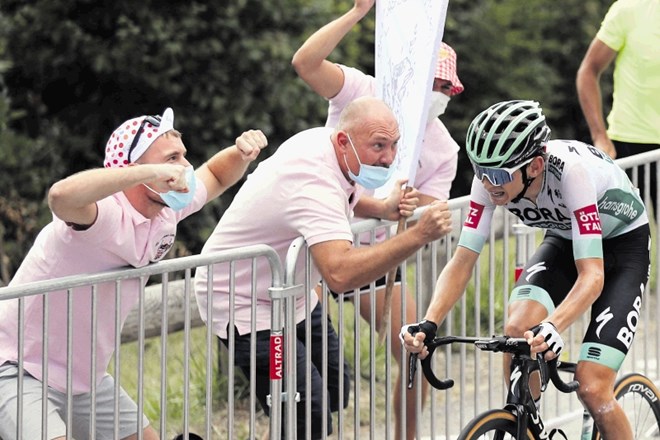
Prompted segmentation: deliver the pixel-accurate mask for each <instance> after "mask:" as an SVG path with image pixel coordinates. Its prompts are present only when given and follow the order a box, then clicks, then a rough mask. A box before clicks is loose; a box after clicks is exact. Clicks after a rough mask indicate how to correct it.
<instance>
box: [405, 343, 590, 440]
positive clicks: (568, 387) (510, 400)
mask: <svg viewBox="0 0 660 440" xmlns="http://www.w3.org/2000/svg"><path fill="white" fill-rule="evenodd" d="M453 343H472V344H474V345H475V346H476V347H478V348H479V349H481V350H484V351H493V352H504V353H510V354H511V355H512V358H511V373H510V384H509V387H508V391H507V398H506V404H505V405H504V409H505V410H507V411H509V412H511V414H513V415H514V416H515V418H516V431H517V435H516V438H520V439H522V438H526V432H527V431H528V429H529V431H531V432H532V434H533V435H534V438H536V439H550V433H548V432H547V430H546V429H545V425H544V424H543V420H542V418H541V415H540V414H539V412H538V410H537V408H536V404H535V403H534V398H533V396H532V393H531V390H530V388H529V379H530V376H531V375H532V373H534V372H535V371H538V372H539V374H540V380H541V391H542V392H543V391H545V389H546V388H547V384H548V382H550V381H552V383H553V385H554V386H555V387H556V388H557V389H558V390H560V391H562V392H564V393H570V392H573V391H575V390H577V388H578V386H579V384H578V383H577V381H571V382H564V381H563V380H562V379H561V378H560V377H559V371H566V372H571V373H575V367H576V364H574V363H570V362H565V363H561V364H560V363H559V362H558V361H557V359H556V358H555V359H553V360H551V361H547V362H546V361H545V360H544V359H543V357H542V356H541V355H538V356H537V358H536V359H534V358H532V357H531V355H530V349H529V344H528V343H527V341H526V340H525V339H523V338H510V337H508V336H493V337H492V338H476V337H458V336H445V337H436V338H435V339H434V340H433V341H431V342H429V343H428V344H426V346H427V349H428V351H429V354H428V356H427V357H426V358H424V359H423V360H422V361H421V363H422V369H423V371H424V376H425V377H426V379H427V380H428V382H429V383H430V384H431V385H432V386H434V387H435V388H438V389H448V388H451V387H452V386H453V385H454V381H453V380H452V379H444V380H441V379H438V378H437V376H436V375H435V373H434V372H433V368H432V362H431V359H432V358H433V352H434V351H435V349H436V348H437V347H439V346H441V345H448V344H453ZM416 366H417V355H416V354H412V353H411V355H410V357H409V373H410V376H409V378H408V379H409V382H408V388H411V387H412V383H413V380H414V375H415V370H416Z"/></svg>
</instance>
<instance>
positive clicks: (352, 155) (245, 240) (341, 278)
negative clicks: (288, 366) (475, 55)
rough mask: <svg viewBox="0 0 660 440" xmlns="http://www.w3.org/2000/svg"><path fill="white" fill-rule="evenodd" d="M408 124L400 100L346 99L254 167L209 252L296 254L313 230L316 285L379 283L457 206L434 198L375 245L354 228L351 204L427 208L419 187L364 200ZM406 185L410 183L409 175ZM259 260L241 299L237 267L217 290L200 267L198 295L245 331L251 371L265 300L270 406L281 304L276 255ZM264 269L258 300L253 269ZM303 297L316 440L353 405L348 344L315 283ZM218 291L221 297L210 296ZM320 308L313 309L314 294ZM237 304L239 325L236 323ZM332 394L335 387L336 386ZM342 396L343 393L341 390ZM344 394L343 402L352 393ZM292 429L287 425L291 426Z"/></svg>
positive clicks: (391, 212)
mask: <svg viewBox="0 0 660 440" xmlns="http://www.w3.org/2000/svg"><path fill="white" fill-rule="evenodd" d="M399 136H400V135H399V129H398V123H397V121H396V118H395V117H394V114H393V113H392V111H391V110H390V108H389V107H388V106H387V104H385V103H384V102H383V101H382V100H380V99H377V98H373V97H363V98H358V99H356V100H355V101H353V102H352V103H351V104H349V105H348V106H346V108H345V109H344V111H343V112H342V114H341V116H340V119H339V122H338V124H337V127H335V128H329V127H316V128H311V129H308V130H304V131H302V132H300V133H298V134H296V135H294V136H292V137H291V138H289V139H288V140H286V141H285V142H284V143H283V144H282V145H280V147H279V148H278V149H277V151H276V152H275V154H273V155H272V156H271V157H269V158H268V159H266V160H264V161H263V162H261V163H260V164H259V166H258V167H257V169H256V170H255V171H254V172H253V173H252V174H250V175H249V177H248V179H247V181H246V182H245V183H244V184H243V186H242V187H241V189H240V190H239V192H238V193H237V194H236V196H235V197H234V200H233V201H232V203H231V205H230V206H229V208H228V209H227V210H226V211H225V213H224V214H223V216H222V218H221V219H220V221H219V223H218V225H217V227H216V228H215V230H214V231H213V233H212V234H211V236H210V237H209V239H208V241H207V242H206V244H205V245H204V248H203V249H202V252H201V253H202V254H207V253H211V252H216V251H220V250H225V249H232V248H236V247H240V246H247V245H252V244H267V245H269V246H271V247H272V248H273V249H274V250H275V251H276V252H277V253H278V255H279V257H280V259H281V261H286V255H287V252H288V250H289V246H290V244H291V242H292V241H294V240H295V239H297V238H299V237H301V236H302V237H304V239H305V242H306V244H307V247H308V248H309V252H310V254H311V259H312V268H311V274H310V283H311V284H310V285H311V286H315V285H316V284H317V283H319V282H320V281H321V279H322V278H323V279H324V280H325V281H326V282H327V283H328V285H329V286H330V288H331V289H334V290H337V291H340V292H343V291H345V290H349V289H353V288H357V287H359V286H362V285H364V284H367V283H369V282H370V281H371V280H374V279H376V278H378V277H381V276H383V275H385V273H387V271H388V270H390V269H391V268H392V267H393V266H396V265H397V264H400V263H401V262H402V261H404V260H405V259H406V258H408V257H409V256H410V255H412V254H413V253H414V252H416V251H417V250H418V249H419V248H420V247H422V246H424V245H425V244H426V243H429V242H431V241H434V240H437V239H439V238H440V237H442V236H444V235H445V234H446V233H448V232H449V231H450V230H451V214H450V212H449V209H448V207H447V203H446V202H435V203H434V204H433V205H431V206H429V207H428V208H427V209H426V210H425V212H424V213H423V214H422V216H421V217H420V219H419V221H418V222H417V223H416V224H415V226H413V227H410V228H408V229H407V230H406V231H404V232H403V233H402V234H399V235H397V236H395V237H392V238H390V239H388V240H385V241H383V242H382V243H379V244H378V245H375V246H366V247H355V246H354V245H353V234H352V233H351V225H350V217H351V211H353V210H354V209H355V210H356V212H360V210H361V209H363V210H364V211H362V212H361V214H362V215H367V216H386V217H387V218H390V219H391V220H397V219H398V218H399V217H400V216H402V215H403V216H406V217H407V216H410V215H412V213H413V211H414V209H415V208H416V206H417V202H418V200H417V194H416V192H414V191H411V192H409V193H406V194H404V191H403V190H402V189H401V187H400V186H399V188H398V189H397V188H395V189H394V190H393V191H392V193H391V195H390V197H388V198H387V199H385V200H379V201H377V202H378V203H369V204H367V205H362V206H361V207H360V208H357V207H356V204H357V203H358V201H359V199H360V194H361V192H362V191H363V190H364V188H373V187H374V185H382V183H383V182H384V181H386V179H387V178H388V177H389V173H390V171H391V170H392V168H390V166H391V165H392V162H393V161H394V157H395V155H396V151H397V143H398V140H399ZM401 184H403V182H402V183H401ZM305 263H306V262H305V259H304V258H300V259H299V260H298V263H297V266H296V273H295V276H294V279H295V280H298V281H302V280H305V279H306V264H305ZM256 266H257V267H256V270H255V272H254V274H253V267H252V263H251V262H250V261H246V262H244V263H242V262H238V263H237V264H236V269H235V275H234V296H235V302H234V304H230V302H229V299H230V294H231V292H230V279H229V275H230V274H229V273H228V271H227V270H225V268H224V267H223V266H218V267H216V268H215V269H214V270H213V271H212V286H213V287H212V288H213V292H212V295H210V296H209V295H207V292H208V282H209V278H208V277H209V270H208V269H207V268H206V267H200V268H198V270H197V273H196V274H195V291H196V292H195V293H196V295H197V303H198V305H199V308H200V315H201V316H202V319H204V318H205V317H206V316H207V310H208V307H212V308H213V322H208V323H207V324H208V325H211V326H213V330H214V331H215V333H216V334H217V335H218V336H219V337H220V339H221V340H222V341H223V343H225V344H228V340H229V335H230V332H233V333H234V334H235V336H236V338H235V353H236V356H235V363H236V365H237V366H238V367H240V368H241V369H242V370H243V371H244V372H245V373H246V375H249V374H250V363H251V360H250V357H251V356H250V343H251V335H252V331H253V330H252V325H253V322H252V308H253V307H256V310H255V313H256V321H255V322H254V327H255V332H256V395H257V398H258V400H259V402H260V404H261V407H262V408H263V410H264V411H265V412H266V413H267V414H269V413H270V408H269V406H268V404H267V396H268V394H269V392H270V381H271V377H270V369H269V365H270V330H271V308H272V302H271V298H270V295H269V290H268V287H270V285H271V282H272V280H271V273H270V270H269V267H268V262H267V261H265V260H263V259H260V260H257V261H256ZM253 276H256V287H255V288H254V291H255V292H256V298H255V297H254V296H253V287H252V277H253ZM306 293H307V295H304V296H302V297H298V298H297V299H296V310H297V314H296V318H297V322H296V324H297V330H296V333H295V334H294V335H293V337H294V338H296V343H297V350H296V355H297V359H294V360H293V361H292V362H296V365H297V371H298V372H299V374H298V375H297V377H296V378H297V383H296V388H297V391H298V392H299V393H300V402H299V403H298V404H297V416H298V417H297V426H296V429H297V433H298V438H307V436H306V435H305V433H306V431H307V426H306V420H305V408H306V405H307V402H310V405H311V410H312V414H311V420H310V422H311V427H310V429H311V438H321V437H323V436H324V435H328V434H330V433H331V432H332V425H331V423H328V427H327V429H328V432H323V429H322V419H323V413H324V403H326V402H327V407H326V408H325V411H326V414H327V416H328V420H332V417H331V414H330V413H331V412H332V411H338V410H340V409H341V408H340V402H343V403H344V404H348V392H349V389H350V387H349V385H350V378H349V376H348V371H349V369H348V367H347V366H345V367H344V388H343V389H340V388H339V378H340V371H341V369H340V363H339V359H340V356H339V350H340V344H339V339H338V337H337V334H336V332H335V331H334V329H333V327H332V323H331V322H330V321H329V317H328V315H327V313H326V312H325V311H324V310H323V307H322V304H321V302H319V300H318V296H317V295H316V294H315V293H314V291H313V290H310V291H309V292H306ZM208 298H211V302H208ZM306 301H307V302H309V304H308V306H309V308H310V310H311V314H310V316H306V314H305V307H306V305H305V302H306ZM230 307H231V309H232V310H233V311H234V322H233V324H234V327H233V328H228V326H229V323H230V321H229V319H230V313H229V310H230ZM324 320H325V321H326V322H327V324H328V331H327V350H326V351H324V350H323V342H324V340H323V333H324V331H323V325H324ZM307 325H309V326H310V327H311V335H310V337H311V340H312V346H311V347H310V349H311V353H312V355H311V358H307V355H306V352H307V350H306V348H305V340H306V327H307ZM324 359H326V360H327V369H328V370H327V377H326V378H325V379H326V380H327V387H328V389H327V390H323V379H324V378H323V377H322V376H321V374H322V372H323V360H324ZM308 365H311V377H310V381H311V384H310V387H311V390H312V392H311V396H310V395H307V393H306V391H305V390H306V381H307V379H306V375H305V374H304V372H305V371H306V369H307V366H308ZM326 393H327V394H326ZM340 396H343V397H341V398H340ZM342 399H343V400H342ZM283 428H284V429H287V427H285V426H283Z"/></svg>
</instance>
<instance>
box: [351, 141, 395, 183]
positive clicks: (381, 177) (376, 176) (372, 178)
mask: <svg viewBox="0 0 660 440" xmlns="http://www.w3.org/2000/svg"><path fill="white" fill-rule="evenodd" d="M346 136H347V137H348V142H349V143H350V144H351V147H352V148H353V152H354V153H355V157H356V158H357V161H358V163H359V164H360V171H359V172H358V175H357V176H356V175H355V174H353V172H352V171H351V168H350V167H349V166H348V162H347V161H346V155H345V154H344V162H345V163H346V168H347V169H348V176H349V177H350V178H351V180H352V181H353V182H355V183H357V184H359V185H361V186H363V187H365V188H366V189H376V188H380V187H381V186H383V185H385V183H387V181H388V180H390V177H392V174H393V173H394V167H392V166H390V167H389V168H385V167H377V166H374V165H363V164H362V162H360V156H358V154H357V150H356V149H355V145H353V141H352V140H351V136H350V135H349V134H348V133H346Z"/></svg>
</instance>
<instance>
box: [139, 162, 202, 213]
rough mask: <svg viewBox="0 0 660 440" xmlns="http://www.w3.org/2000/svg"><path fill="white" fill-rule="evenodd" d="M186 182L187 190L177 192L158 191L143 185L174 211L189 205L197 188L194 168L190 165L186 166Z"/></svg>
mask: <svg viewBox="0 0 660 440" xmlns="http://www.w3.org/2000/svg"><path fill="white" fill-rule="evenodd" d="M186 182H187V183H188V192H187V193H183V192H178V191H168V192H165V193H159V192H158V191H154V190H153V189H151V188H149V186H147V185H144V186H146V187H147V189H149V190H151V191H152V192H154V193H156V194H158V195H159V196H160V198H161V199H163V202H165V204H166V205H167V206H169V207H170V208H172V209H173V210H174V211H181V210H182V209H183V208H185V207H186V206H188V205H190V204H191V203H192V201H193V199H194V198H195V190H196V189H197V179H196V178H195V170H194V169H193V167H192V166H189V167H187V168H186Z"/></svg>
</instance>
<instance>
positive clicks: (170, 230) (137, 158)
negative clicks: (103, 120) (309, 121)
mask: <svg viewBox="0 0 660 440" xmlns="http://www.w3.org/2000/svg"><path fill="white" fill-rule="evenodd" d="M266 144H267V141H266V138H265V136H264V134H263V133H262V132H261V131H259V130H249V131H247V132H245V133H243V134H242V135H241V136H240V137H238V138H237V139H236V145H235V146H231V147H229V148H225V149H223V150H222V151H220V152H218V153H216V154H215V155H214V156H213V157H211V158H210V159H209V160H208V161H207V162H206V163H204V164H203V165H202V166H201V167H199V168H197V170H196V171H195V170H193V167H192V165H191V164H190V162H188V160H187V159H186V147H185V146H184V144H183V141H182V138H181V134H180V133H179V132H178V131H177V130H175V129H174V113H173V111H172V109H170V108H168V109H166V110H165V111H164V112H163V114H162V115H159V116H139V117H136V118H132V119H129V120H127V121H125V122H124V123H122V124H121V125H120V126H119V127H117V129H116V130H115V131H114V132H113V133H112V135H111V136H110V139H109V140H108V142H107V145H106V149H105V162H104V165H105V167H104V168H97V169H90V170H87V171H83V172H80V173H77V174H74V175H72V176H69V177H67V178H65V179H63V180H61V181H59V182H56V183H55V184H54V185H53V186H52V187H51V188H50V192H49V194H48V204H49V206H50V208H51V210H52V212H53V220H52V222H51V223H49V224H48V225H46V226H45V227H44V229H43V230H42V231H41V232H40V233H39V235H38V237H37V239H36V240H35V243H34V245H33V246H32V248H31V249H30V251H29V252H28V255H27V256H26V258H25V260H24V261H23V262H22V264H21V266H20V267H19V269H18V271H17V272H16V275H15V277H14V278H13V279H12V281H11V283H10V286H16V285H21V284H24V283H29V282H33V281H44V280H50V279H53V278H59V277H64V276H71V275H78V274H85V273H96V272H102V271H108V270H113V269H120V268H123V267H126V266H132V267H142V266H146V265H148V264H150V263H154V262H157V261H159V260H160V259H162V258H163V257H164V256H165V254H166V253H167V252H168V251H169V250H170V248H171V247H172V244H173V243H174V238H175V234H176V228H177V224H178V223H179V222H180V221H181V220H183V219H184V218H186V217H188V216H189V215H191V214H193V213H195V212H197V211H199V210H200V209H201V208H202V207H203V206H204V204H206V203H207V202H208V201H210V200H212V199H213V198H215V197H217V196H219V195H220V194H222V193H223V192H224V191H225V190H226V189H227V188H229V187H230V186H232V185H234V184H235V183H236V182H237V181H238V180H239V179H240V178H241V177H242V176H243V174H244V173H245V170H246V169H247V165H248V164H249V163H250V162H251V161H252V160H254V159H255V158H256V157H257V155H258V154H259V152H260V151H261V149H262V148H264V147H265V146H266ZM115 288H116V286H115V283H105V284H101V285H99V286H98V289H97V294H96V301H97V304H96V309H97V310H98V311H99V313H98V314H97V316H96V326H97V330H96V339H97V340H96V345H95V346H92V344H91V340H92V316H91V310H92V308H91V301H92V289H91V287H81V288H76V289H73V295H72V298H73V316H75V319H74V320H73V322H72V323H71V325H72V327H73V334H72V338H73V349H72V350H73V353H72V358H73V359H74V362H73V363H72V365H69V364H68V361H67V337H68V335H67V326H68V324H69V323H68V322H67V296H68V294H67V292H66V291H59V292H50V293H49V294H48V295H47V297H48V302H47V304H48V328H47V329H46V330H45V331H46V333H47V334H48V344H47V347H44V345H45V344H44V343H43V338H42V335H43V334H44V329H43V326H44V320H43V315H44V310H43V309H44V300H43V298H42V297H41V296H39V297H36V296H32V297H27V298H25V300H24V315H25V316H24V319H23V320H22V325H23V339H24V343H23V346H22V347H19V343H18V342H19V341H18V338H19V333H18V331H19V321H18V310H19V308H18V306H19V304H18V300H8V301H0V437H1V438H3V439H6V440H8V439H12V438H16V436H17V432H18V431H17V429H18V428H17V427H18V424H19V423H20V424H21V425H22V429H23V438H26V439H36V438H42V426H41V422H40V420H41V418H42V380H43V378H44V377H45V376H46V374H47V381H48V402H47V403H46V405H47V412H48V414H47V415H46V420H47V427H46V431H47V432H46V433H43V434H44V435H45V436H46V437H45V438H49V439H55V438H57V439H60V438H65V436H66V435H67V433H68V434H71V435H72V437H73V438H76V439H78V440H80V439H86V438H88V434H89V427H90V422H91V418H92V417H93V418H94V422H95V426H96V432H95V433H93V434H92V438H122V439H134V438H137V436H138V432H137V430H138V421H139V420H140V418H141V419H142V426H143V427H144V431H143V438H144V439H146V440H153V439H157V438H158V433H157V432H156V430H155V429H154V428H153V427H151V426H150V425H149V421H148V420H147V419H146V417H145V416H144V415H143V414H140V413H139V411H138V407H137V405H136V403H135V402H134V401H133V399H132V398H131V397H129V396H128V394H127V393H126V392H125V391H124V390H123V389H121V388H120V394H119V402H118V405H119V410H120V413H119V414H120V419H119V423H118V432H115V426H114V425H115V420H114V419H115V417H116V415H117V414H115V398H114V392H115V391H114V388H115V382H114V378H113V377H112V376H111V375H110V374H108V373H107V367H108V364H109V362H110V359H111V358H112V356H113V354H114V347H115V314H116V313H118V314H119V316H120V320H121V324H122V325H123V322H124V320H125V319H126V316H127V315H128V313H129V311H130V310H131V309H132V308H133V306H135V305H136V304H137V301H138V299H139V292H140V280H139V279H130V280H123V281H122V282H121V310H119V311H116V310H115ZM19 349H22V353H23V367H24V371H23V373H24V374H23V402H22V403H23V420H20V421H19V420H18V417H19V416H18V412H17V410H18V408H17V403H18V398H17V393H16V390H17V381H18V375H19V368H18V365H17V362H18V359H19ZM46 349H47V359H46V360H47V369H44V366H43V364H42V356H43V353H44V350H46ZM94 353H95V355H96V358H95V360H93V358H92V355H93V354H94ZM93 362H94V363H93ZM68 368H71V371H72V375H71V378H70V380H71V386H72V389H73V401H72V402H71V404H72V409H73V410H72V411H73V413H72V414H71V417H72V419H73V423H72V425H71V426H67V425H66V420H67V414H66V411H67V393H66V391H67V384H68V378H67V369H68ZM92 370H93V371H94V375H92ZM94 377H95V383H92V379H93V378H94ZM94 387H95V392H96V396H95V397H96V412H95V414H90V407H91V401H90V399H91V396H92V394H91V392H92V389H93V388H94Z"/></svg>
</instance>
